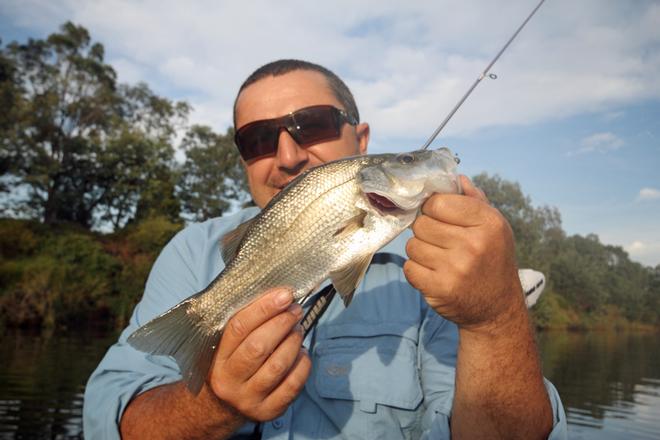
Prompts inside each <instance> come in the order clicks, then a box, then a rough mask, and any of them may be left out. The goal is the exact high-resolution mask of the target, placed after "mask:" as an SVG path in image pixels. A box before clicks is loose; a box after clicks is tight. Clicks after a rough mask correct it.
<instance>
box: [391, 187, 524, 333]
mask: <svg viewBox="0 0 660 440" xmlns="http://www.w3.org/2000/svg"><path fill="white" fill-rule="evenodd" d="M461 183H462V185H463V189H464V192H465V195H457V194H436V195H434V196H432V197H431V198H430V199H429V200H427V201H426V203H425V204H424V206H423V207H422V215H420V216H419V217H418V218H417V219H416V220H415V223H414V224H413V227H412V229H413V233H414V237H413V238H411V239H410V240H409V241H408V244H407V246H406V252H407V253H408V256H409V257H410V259H409V260H408V261H407V262H406V264H405V266H404V273H405V275H406V278H407V279H408V281H409V282H410V284H412V285H413V286H414V287H415V288H417V289H418V290H420V291H421V292H422V294H423V295H424V297H425V298H426V301H427V302H428V303H429V305H430V306H431V307H433V309H435V310H436V311H437V312H438V313H439V314H441V315H442V316H444V317H445V318H447V319H449V320H451V321H453V322H455V323H456V324H457V325H459V327H461V328H463V329H466V330H471V329H475V330H476V329H479V328H482V327H490V326H491V325H496V324H497V323H498V322H499V321H500V320H502V319H506V316H507V314H508V313H509V312H510V310H511V308H512V306H514V305H519V303H520V302H521V301H522V293H521V287H520V281H519V279H518V272H517V269H516V263H515V253H514V245H513V234H512V232H511V228H510V226H509V224H508V223H507V221H506V219H504V217H503V216H502V214H500V212H499V211H498V210H497V209H495V208H493V207H492V206H490V205H489V204H488V200H487V199H486V196H485V195H484V193H483V192H482V191H481V190H479V189H478V188H476V187H475V186H474V185H473V184H472V182H471V181H470V180H469V179H468V178H467V177H465V176H461ZM466 196H467V197H466ZM517 303H518V304H517Z"/></svg>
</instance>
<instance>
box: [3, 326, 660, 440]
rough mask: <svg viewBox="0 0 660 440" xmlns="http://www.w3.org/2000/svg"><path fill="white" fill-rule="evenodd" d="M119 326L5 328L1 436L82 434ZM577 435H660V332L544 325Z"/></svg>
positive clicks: (549, 358) (548, 371) (548, 370)
mask: <svg viewBox="0 0 660 440" xmlns="http://www.w3.org/2000/svg"><path fill="white" fill-rule="evenodd" d="M115 337H116V335H115V334H108V333H96V332H84V333H68V334H35V333H30V332H23V331H11V332H9V333H7V334H5V335H3V336H0V438H1V439H12V438H16V439H28V438H30V439H31V438H49V439H69V438H82V418H81V414H82V396H83V391H84V386H85V382H86V380H87V377H88V376H89V374H90V373H91V371H92V370H93V369H94V367H95V365H96V363H97V362H98V361H99V359H100V358H101V357H102V356H103V353H104V352H105V350H106V349H107V347H108V346H109V345H110V344H111V343H112V341H113V340H114V338H115ZM539 344H540V348H541V354H542V359H543V368H544V373H545V375H546V377H548V378H549V379H550V380H551V381H552V382H553V383H554V384H555V386H556V387H557V388H558V390H559V392H560V394H561V396H562V400H563V402H564V405H565V407H566V412H567V416H568V423H569V436H570V438H571V439H585V440H586V439H599V440H601V439H621V438H625V439H626V440H632V439H660V350H659V349H660V335H658V334H637V333H620V334H617V333H570V332H544V333H541V334H540V336H539Z"/></svg>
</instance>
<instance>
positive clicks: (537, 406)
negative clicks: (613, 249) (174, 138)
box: [84, 60, 566, 439]
mask: <svg viewBox="0 0 660 440" xmlns="http://www.w3.org/2000/svg"><path fill="white" fill-rule="evenodd" d="M319 105H326V106H331V107H334V108H335V109H338V110H341V111H343V112H345V114H346V117H343V118H338V119H336V120H335V122H334V123H333V122H331V118H328V117H327V116H328V115H327V114H324V113H322V112H323V111H322V110H318V109H319V108H318V107H315V108H316V110H314V109H312V110H310V107H314V106H319ZM323 108H324V109H326V110H325V111H334V110H328V107H323ZM310 111H311V112H312V113H311V114H312V116H313V117H314V118H316V119H315V120H316V121H317V124H316V126H311V125H308V124H304V123H301V124H299V126H298V127H288V128H287V127H285V126H279V125H276V124H273V120H274V119H276V118H281V117H283V116H285V115H287V114H293V117H297V118H298V119H301V115H303V114H305V115H306V116H309V112H310ZM306 112H307V113H306ZM319 121H323V122H319ZM358 121H359V114H358V111H357V107H356V106H355V103H354V100H353V97H352V95H351V93H350V91H349V90H348V88H347V87H346V86H345V85H344V83H343V82H342V81H341V80H340V79H339V78H338V77H336V76H335V75H334V74H333V73H332V72H330V71H328V70H326V69H324V68H322V67H320V66H317V65H314V64H310V63H306V62H301V61H294V60H281V61H277V62H274V63H270V64H267V65H265V66H263V67H262V68H260V69H258V70H257V71H256V72H255V73H253V74H252V75H251V76H250V77H249V78H248V79H247V80H246V82H245V83H244V84H243V86H242V87H241V89H240V90H239V93H238V96H237V98H236V102H235V106H234V124H235V127H236V129H237V136H236V141H237V145H238V147H239V150H240V152H241V155H242V157H243V159H244V163H245V170H246V173H247V177H248V182H249V186H250V192H251V194H252V197H253V199H254V201H255V203H256V204H257V206H258V207H260V208H263V207H264V206H265V205H266V204H267V203H268V201H269V200H270V199H271V198H272V197H273V196H274V195H275V194H277V193H278V192H279V191H280V190H281V189H282V188H284V187H285V186H286V185H287V183H289V182H290V181H291V180H292V179H293V178H294V177H295V176H297V175H299V174H300V173H301V172H303V171H304V170H306V169H308V168H310V167H312V166H315V165H319V164H321V163H324V162H327V161H330V160H334V159H338V158H341V157H345V156H349V155H354V154H364V153H366V152H367V145H368V142H369V126H368V125H367V124H366V123H359V122H358ZM283 125H285V124H283ZM319 128H321V129H319ZM328 133H330V134H328ZM322 134H324V135H322ZM462 179H463V181H462V183H463V186H464V190H465V195H434V196H433V197H431V198H430V199H429V200H428V201H427V203H426V204H425V205H424V207H423V215H421V216H420V217H419V218H418V219H417V220H416V222H415V224H414V226H413V228H412V230H413V232H412V234H411V233H409V232H408V233H406V234H405V235H404V234H402V236H400V237H399V238H398V239H395V240H394V241H393V242H392V243H390V244H389V245H388V246H386V248H385V249H384V250H383V251H384V252H383V255H384V256H385V258H382V259H381V260H382V261H380V262H375V263H374V264H372V266H371V267H370V269H369V271H368V273H367V275H366V277H365V279H364V281H363V283H362V285H361V286H360V288H359V289H358V291H357V292H356V295H355V297H354V299H353V302H352V303H351V305H350V307H348V308H347V309H346V310H344V306H343V304H342V303H341V301H337V300H335V301H333V303H332V304H331V306H330V307H329V309H328V311H327V312H326V314H325V315H324V316H323V317H322V318H321V320H320V321H319V323H318V325H317V327H316V328H315V330H314V331H313V332H311V334H310V335H308V337H307V338H303V335H302V331H301V328H300V325H299V321H300V319H301V317H302V313H303V311H302V309H301V307H300V306H299V305H297V304H292V295H291V293H290V292H289V291H288V290H287V289H286V288H281V289H274V290H272V291H270V292H266V293H265V294H264V295H263V296H262V297H261V298H259V299H258V300H256V301H255V302H254V303H252V304H251V305H249V306H247V307H246V308H244V309H242V310H241V311H240V312H238V313H237V314H236V315H235V316H234V317H233V318H232V319H231V320H230V322H229V323H228V324H227V327H226V329H225V332H224V334H223V336H222V339H221V341H220V344H219V346H218V348H217V350H216V354H215V358H214V361H213V365H212V367H211V371H210V373H209V376H208V380H207V382H206V384H205V385H204V387H203V388H202V390H201V392H200V393H199V395H197V396H195V395H193V394H191V393H190V392H189V391H188V390H187V389H186V386H185V384H184V383H182V382H181V381H180V375H179V373H178V368H177V366H176V364H175V363H174V361H173V360H172V359H170V358H167V357H163V356H151V355H146V354H144V353H140V352H138V351H136V350H134V349H133V348H131V347H130V346H128V345H127V344H126V338H127V336H128V335H129V334H130V333H132V332H133V331H134V330H135V329H136V328H137V327H139V326H140V325H142V324H144V323H146V322H147V321H148V320H149V319H151V318H153V317H155V316H157V315H158V314H160V313H162V312H164V311H165V310H167V309H169V308H170V307H172V306H173V305H175V304H177V303H179V302H180V301H181V300H183V299H185V298H186V297H188V296H190V295H192V294H193V293H195V292H197V291H200V290H201V289H203V288H204V287H205V286H206V285H207V284H208V283H209V282H210V281H211V280H212V279H213V278H214V277H215V275H217V273H219V272H220V271H221V269H222V263H221V262H220V258H219V256H220V251H219V249H218V245H217V243H218V239H219V238H220V237H221V236H222V235H224V234H225V233H227V232H228V231H230V230H232V229H233V228H235V227H236V226H238V224H240V223H241V222H243V221H245V220H247V219H249V218H251V217H252V216H254V215H255V214H256V213H257V212H258V210H257V209H255V208H251V209H248V210H244V211H241V212H239V213H237V214H234V215H231V216H227V217H224V218H222V219H213V220H209V221H207V222H205V223H202V224H198V225H193V226H191V227H189V228H187V229H186V230H184V231H182V232H181V233H179V234H178V235H177V236H176V237H175V238H174V239H173V240H172V241H171V242H170V243H169V244H168V245H167V246H166V247H165V249H164V250H163V252H162V254H161V255H160V256H159V258H158V260H157V261H156V263H155V265H154V268H153V270H152V272H151V274H150V277H149V280H148V282H147V286H146V289H145V293H144V297H143V299H142V300H141V302H140V303H139V304H138V306H137V307H136V309H135V312H134V314H133V317H132V318H131V322H130V325H129V326H128V328H127V329H126V330H125V331H124V332H123V333H122V335H121V337H120V339H119V342H118V343H117V344H115V345H114V346H113V347H111V349H110V350H109V351H108V354H107V355H106V357H105V359H104V360H103V361H102V362H101V364H100V365H99V367H98V368H97V370H96V371H95V372H94V374H93V375H92V377H91V378H90V381H89V383H88V386H87V389H86V393H85V408H84V422H85V432H86V435H89V436H90V437H92V438H96V437H105V438H117V437H118V434H119V431H120V432H121V435H122V437H123V438H127V439H128V438H228V437H230V436H232V435H235V434H236V435H239V434H243V435H245V437H243V438H259V436H261V437H262V438H275V437H278V438H279V437H289V436H293V437H296V438H339V437H354V438H419V437H424V438H447V437H449V436H450V434H451V435H455V436H457V437H459V438H480V437H483V438H499V437H501V438H545V437H547V436H548V435H549V434H550V433H551V432H552V437H553V438H555V437H556V438H559V437H562V435H563V436H565V428H566V426H565V423H566V422H565V416H564V415H563V410H562V408H561V403H560V401H559V398H558V396H557V394H556V391H555V390H554V388H553V387H552V385H550V384H549V383H547V382H545V383H544V380H543V378H542V375H541V369H540V365H539V359H538V353H537V349H536V346H535V343H534V337H533V333H532V330H531V327H530V323H529V320H528V316H527V311H526V307H525V304H524V299H523V296H522V291H521V287H520V282H519V280H518V276H517V272H516V265H515V261H514V250H513V239H512V234H511V230H510V228H509V226H508V224H507V223H506V221H505V220H504V219H503V218H502V216H501V215H500V214H499V212H497V211H496V210H495V209H493V208H492V207H490V206H489V205H488V203H487V200H486V199H485V196H484V195H483V193H482V192H481V191H479V190H478V189H476V188H475V187H474V186H473V185H472V184H471V182H470V181H469V180H468V179H466V178H462ZM406 252H407V254H408V256H409V260H408V261H405V264H404V263H403V261H404V258H403V257H404V256H405V253H406ZM406 280H408V282H409V283H408V282H407V281H406ZM415 288H416V289H418V290H415ZM420 292H421V294H420ZM459 338H460V344H458V339H459ZM301 347H302V348H301ZM254 421H256V422H263V423H253V422H254ZM250 436H251V437H250Z"/></svg>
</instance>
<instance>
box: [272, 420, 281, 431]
mask: <svg viewBox="0 0 660 440" xmlns="http://www.w3.org/2000/svg"><path fill="white" fill-rule="evenodd" d="M281 427H282V421H281V420H280V419H277V420H273V428H275V429H280V428H281Z"/></svg>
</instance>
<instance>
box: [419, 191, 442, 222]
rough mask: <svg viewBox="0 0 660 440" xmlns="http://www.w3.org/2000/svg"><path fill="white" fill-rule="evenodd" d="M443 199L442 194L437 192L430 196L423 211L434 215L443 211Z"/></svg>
mask: <svg viewBox="0 0 660 440" xmlns="http://www.w3.org/2000/svg"><path fill="white" fill-rule="evenodd" d="M442 205H443V199H442V196H441V195H440V194H435V195H432V196H431V197H429V199H428V200H427V201H426V203H424V207H423V211H424V213H425V214H428V215H430V216H431V217H433V216H434V214H435V213H437V212H441V211H442Z"/></svg>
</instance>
